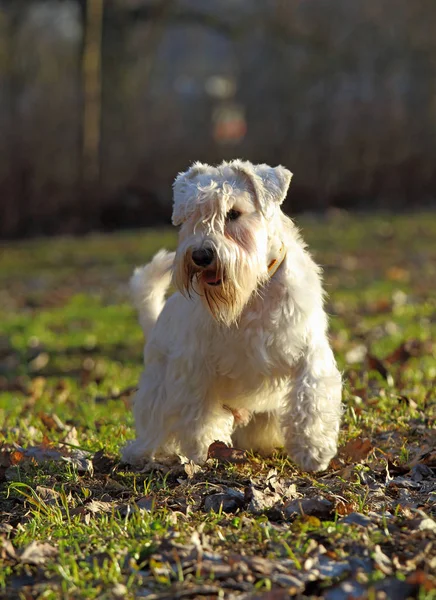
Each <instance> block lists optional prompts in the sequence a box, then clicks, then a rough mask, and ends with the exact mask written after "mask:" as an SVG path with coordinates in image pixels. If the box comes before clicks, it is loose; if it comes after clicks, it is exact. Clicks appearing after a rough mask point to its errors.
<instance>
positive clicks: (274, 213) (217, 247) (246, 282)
mask: <svg viewBox="0 0 436 600" xmlns="http://www.w3.org/2000/svg"><path fill="white" fill-rule="evenodd" d="M291 177H292V174H291V173H290V171H288V170H287V169H285V168H284V167H281V166H279V167H275V168H272V167H269V166H267V165H252V164H251V163H250V162H247V161H241V160H234V161H231V162H223V163H222V164H221V165H219V166H218V167H212V166H209V165H206V164H201V163H195V164H194V165H193V166H192V167H191V168H190V169H189V170H188V171H186V172H185V173H181V174H180V175H179V176H178V177H177V178H176V180H175V182H174V210H173V224H174V225H181V226H182V227H181V230H180V238H179V246H178V250H177V253H176V262H175V283H176V285H177V287H178V288H179V290H180V291H181V292H182V293H184V294H186V295H188V296H191V295H192V294H193V293H197V294H198V295H200V296H201V298H202V299H203V301H204V302H205V304H206V306H207V308H208V309H209V310H210V312H211V314H212V315H213V317H214V318H215V319H216V320H217V321H220V322H222V323H224V324H226V325H231V324H232V323H235V322H236V321H237V320H238V317H239V316H240V314H241V312H242V310H243V309H244V307H245V306H246V304H247V302H248V301H249V300H250V298H251V297H252V295H253V294H254V293H256V291H258V290H259V288H260V286H261V285H263V284H264V283H265V281H266V280H267V279H268V277H269V274H270V271H269V267H270V265H271V261H274V260H276V259H277V256H276V255H277V254H278V253H279V252H280V250H281V248H282V240H280V239H278V237H277V232H278V231H279V226H278V225H279V220H280V215H281V214H282V213H281V210H280V204H281V203H282V202H283V200H284V198H285V196H286V192H287V190H288V187H289V183H290V181H291Z"/></svg>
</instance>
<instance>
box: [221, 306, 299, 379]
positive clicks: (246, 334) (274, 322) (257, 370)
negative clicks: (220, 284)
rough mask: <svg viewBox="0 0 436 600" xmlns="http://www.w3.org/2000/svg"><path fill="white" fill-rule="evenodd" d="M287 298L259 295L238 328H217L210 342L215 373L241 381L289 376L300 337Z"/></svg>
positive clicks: (297, 355)
mask: <svg viewBox="0 0 436 600" xmlns="http://www.w3.org/2000/svg"><path fill="white" fill-rule="evenodd" d="M287 300H288V299H287V298H282V302H280V301H279V300H277V301H263V300H261V299H258V300H256V301H255V302H253V304H252V305H251V306H250V307H249V308H248V309H247V310H246V312H245V313H244V315H243V318H242V319H241V322H240V323H239V326H238V327H237V328H236V327H234V328H230V329H221V330H220V331H219V334H218V336H216V337H215V338H214V343H213V346H214V355H215V357H214V358H215V364H216V368H217V371H218V375H223V376H225V377H229V378H232V379H240V380H242V381H244V382H249V381H253V382H256V381H258V380H259V381H261V380H264V379H265V378H268V379H270V378H272V379H275V378H278V379H280V378H284V377H289V376H290V374H291V371H292V367H293V366H294V365H295V362H296V361H297V360H298V358H299V357H300V356H301V348H302V341H301V335H300V331H299V327H298V324H297V323H296V322H295V319H294V318H293V315H292V310H291V309H290V307H289V303H288V302H287Z"/></svg>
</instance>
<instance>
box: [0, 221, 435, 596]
mask: <svg viewBox="0 0 436 600" xmlns="http://www.w3.org/2000/svg"><path fill="white" fill-rule="evenodd" d="M299 224H300V225H301V227H302V229H303V234H304V237H305V239H306V240H307V241H308V242H309V245H310V247H311V249H312V251H313V253H314V255H315V257H316V259H317V261H318V262H319V263H321V264H322V265H323V266H324V269H325V282H326V288H327V291H328V294H329V300H328V310H329V313H330V315H331V341H332V345H333V347H334V350H335V353H336V355H337V358H338V362H339V364H340V366H341V368H342V369H343V372H344V381H345V389H344V422H343V428H342V431H341V451H340V453H339V456H338V458H337V459H335V460H334V461H333V462H332V465H331V467H330V469H329V471H327V472H326V473H324V474H321V475H319V476H316V477H314V476H311V475H308V474H304V473H301V472H299V471H298V469H296V467H295V466H294V465H292V463H291V462H290V461H289V460H288V459H287V457H286V456H284V455H282V454H277V455H276V456H274V457H273V458H271V459H261V458H260V457H259V456H251V455H250V456H248V457H247V460H246V461H245V462H244V463H243V464H226V463H219V462H218V461H216V460H211V461H209V462H208V464H207V465H206V467H205V468H204V469H202V470H201V471H200V472H198V473H192V472H190V471H189V470H188V469H184V468H183V467H180V468H175V469H173V470H170V471H164V470H163V471H159V470H155V471H153V472H133V471H130V470H127V469H126V468H125V467H123V466H122V465H120V463H119V450H120V447H121V446H122V445H123V444H124V443H125V442H126V440H127V439H129V438H131V437H133V429H132V416H131V412H130V410H129V400H130V392H129V388H131V386H134V385H135V383H136V382H137V380H138V377H139V375H140V372H141V361H142V346H143V341H142V337H141V332H140V329H139V326H138V325H137V321H136V316H135V314H134V312H133V310H132V308H131V306H130V304H129V303H128V301H127V297H126V281H127V279H128V277H129V275H130V273H131V271H132V269H133V267H134V266H135V265H138V264H141V263H143V262H144V261H146V260H147V259H148V258H149V257H150V256H151V255H152V254H153V253H154V252H155V251H156V250H157V249H158V248H160V247H162V246H166V247H174V246H175V243H176V238H175V235H174V233H173V231H171V230H169V231H148V232H147V231H143V232H135V233H122V234H116V235H105V236H103V235H93V236H89V237H86V238H82V239H79V240H76V239H50V240H35V241H30V242H19V243H10V244H3V246H2V247H1V253H0V322H1V323H2V333H1V336H0V427H1V429H0V452H1V453H0V597H6V598H47V599H51V598H53V599H55V598H56V599H57V598H89V599H91V598H116V597H119V598H134V597H142V596H145V597H149V598H150V599H155V598H182V597H189V598H196V597H198V598H200V597H202V598H204V597H205V596H206V597H211V598H215V597H225V598H230V597H238V596H241V597H245V598H254V597H262V595H264V597H265V598H267V597H268V596H267V594H268V593H269V592H270V591H271V590H273V591H274V590H277V594H279V593H281V594H283V595H281V596H280V595H277V596H276V597H277V598H285V597H289V596H298V597H327V598H329V597H330V598H340V597H344V598H345V597H346V595H344V594H345V593H346V592H344V591H343V590H345V589H350V590H351V592H350V593H351V594H352V595H354V596H355V597H368V598H373V597H374V598H375V597H378V596H377V594H380V593H385V594H387V597H398V598H399V597H404V598H406V597H416V598H436V594H435V592H434V586H435V579H434V576H433V575H432V572H434V570H435V569H436V564H435V562H434V559H432V558H431V557H432V555H433V554H432V550H431V548H432V547H433V551H434V545H433V546H432V547H431V546H429V544H431V543H433V544H434V541H433V542H432V540H434V538H435V534H434V530H433V531H432V530H431V527H432V526H431V521H430V522H429V521H428V518H427V517H428V515H430V514H431V511H432V509H434V501H435V498H434V496H435V484H434V468H435V467H436V464H435V440H434V438H435V436H434V424H435V421H434V417H435V414H434V407H435V399H436V392H435V389H436V386H435V381H436V345H435V344H434V340H435V339H436V293H435V288H434V282H435V281H436V243H435V240H436V215H434V214H421V215H414V216H410V215H409V216H396V217H393V216H383V215H378V216H374V217H370V216H359V217H349V216H346V215H345V216H344V215H336V216H333V217H330V218H328V219H309V218H307V217H306V218H305V219H301V221H300V220H299ZM32 448H33V449H34V451H35V452H36V454H34V457H33V458H29V455H28V454H26V452H29V449H32ZM80 452H81V454H80ZM56 453H58V455H60V456H57V458H58V460H51V459H52V458H53V457H54V456H55V454H56ZM62 456H63V458H62ZM80 457H81V461H80V460H79V458H80ZM59 458H60V459H59ZM70 459H71V460H70ZM73 459H74V460H73ZM417 465H418V468H417ZM271 473H272V474H273V475H272V476H273V479H268V481H270V482H271V481H273V482H275V483H270V484H268V483H267V478H268V477H271ZM274 477H275V479H274ZM277 482H278V483H277ZM229 488H230V489H231V490H236V491H239V492H242V493H241V494H240V495H239V496H238V498H239V500H237V501H236V504H233V505H232V506H231V507H230V509H229V510H230V512H226V511H227V510H228V509H227V508H226V505H225V504H221V505H219V504H218V505H216V506H215V508H216V510H215V511H214V510H210V511H208V510H206V509H205V501H206V499H207V498H208V497H210V496H211V495H212V494H214V493H218V492H219V493H222V494H223V495H224V497H225V498H226V499H228V496H229V492H228V490H229ZM252 488H254V489H255V490H258V491H259V493H260V494H261V498H263V500H264V504H265V506H264V509H263V510H260V511H257V512H253V509H252V506H251V505H250V503H249V500H248V496H247V490H248V491H249V490H250V489H252ZM244 491H245V497H244V496H243V494H244ZM274 494H275V496H274ZM296 497H297V498H298V499H299V501H301V502H302V503H303V501H306V500H312V501H313V502H315V504H314V505H313V506H312V508H308V507H309V505H304V504H301V506H306V509H305V510H302V511H300V512H298V511H297V514H295V513H293V512H292V511H290V510H288V508H287V507H288V506H289V504H290V502H292V501H293V500H295V498H296ZM268 498H270V499H271V498H272V501H271V502H269V503H268V502H267V499H268ZM320 498H322V499H324V500H325V501H327V502H328V503H329V504H330V508H329V510H328V511H327V513H326V512H325V510H323V509H322V506H321V505H320V504H317V502H318V503H319V499H320ZM317 499H318V500H317ZM356 512H358V513H362V514H363V515H365V516H366V518H367V524H366V525H365V526H363V525H362V524H358V523H355V522H353V521H352V519H351V521H347V515H351V516H353V515H354V513H356ZM426 519H427V521H426ZM424 521H425V522H426V525H425V526H424V525H423V524H422V523H423V522H424ZM429 523H430V524H429ZM33 542H36V545H35V544H34V545H33V546H32V543H33ZM432 560H433V562H432ZM359 561H360V562H359ZM345 583H348V585H349V586H351V588H344V587H343V586H344V584H345ZM341 586H342V587H341ZM398 586H399V587H398ZM398 590H401V593H402V594H403V595H402V596H399V595H398V594H399V591H398ZM340 593H342V594H343V595H342V596H340V595H338V594H340ZM329 594H331V596H329ZM333 594H336V596H334V595H333Z"/></svg>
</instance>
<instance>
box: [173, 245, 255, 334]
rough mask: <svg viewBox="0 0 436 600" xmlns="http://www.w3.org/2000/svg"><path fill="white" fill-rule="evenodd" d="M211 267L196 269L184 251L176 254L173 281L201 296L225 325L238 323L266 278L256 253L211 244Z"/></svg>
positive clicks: (212, 313)
mask: <svg viewBox="0 0 436 600" xmlns="http://www.w3.org/2000/svg"><path fill="white" fill-rule="evenodd" d="M214 251H215V256H216V261H215V264H214V267H213V269H210V270H209V269H205V270H204V269H198V268H197V267H195V266H194V265H193V264H192V261H191V260H190V259H189V256H188V254H187V253H181V254H180V255H179V256H176V262H175V271H174V277H175V284H176V286H177V287H178V289H179V290H180V291H181V292H182V293H183V294H184V295H185V296H187V297H189V298H192V297H193V296H194V295H198V296H200V298H201V300H202V302H203V303H204V305H205V306H206V308H207V309H208V310H209V312H210V314H211V315H212V317H213V318H214V319H215V320H216V321H217V322H218V323H222V324H223V325H225V326H230V325H234V324H237V323H238V320H239V318H240V316H241V314H242V312H243V310H244V308H245V307H246V306H247V304H248V303H249V301H250V299H251V298H252V297H253V296H254V295H255V294H257V293H259V291H260V289H261V287H262V284H263V283H264V282H265V280H266V278H267V272H265V267H264V264H262V263H261V261H259V260H258V256H257V254H256V253H251V254H250V253H247V252H246V251H245V250H243V249H241V248H237V250H236V251H235V249H227V248H226V247H224V248H223V247H220V248H218V247H216V246H215V247H214Z"/></svg>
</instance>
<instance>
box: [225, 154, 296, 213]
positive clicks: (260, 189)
mask: <svg viewBox="0 0 436 600" xmlns="http://www.w3.org/2000/svg"><path fill="white" fill-rule="evenodd" d="M229 166H230V167H232V169H234V170H235V171H239V172H241V173H243V174H244V175H245V176H246V177H247V178H248V180H249V182H250V184H251V186H252V188H253V191H254V194H255V196H256V199H257V202H258V204H259V207H260V209H261V211H262V212H263V213H264V214H265V216H268V215H269V214H270V210H268V208H271V206H272V204H273V203H277V204H281V203H282V202H283V200H284V199H285V198H286V193H287V191H288V187H289V184H290V183H291V179H292V173H291V172H290V171H288V169H285V167H282V166H278V167H269V166H268V165H264V164H263V165H253V164H252V163H251V162H249V161H242V160H233V161H232V162H230V163H229Z"/></svg>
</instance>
